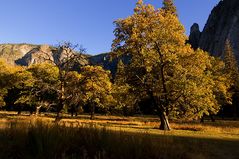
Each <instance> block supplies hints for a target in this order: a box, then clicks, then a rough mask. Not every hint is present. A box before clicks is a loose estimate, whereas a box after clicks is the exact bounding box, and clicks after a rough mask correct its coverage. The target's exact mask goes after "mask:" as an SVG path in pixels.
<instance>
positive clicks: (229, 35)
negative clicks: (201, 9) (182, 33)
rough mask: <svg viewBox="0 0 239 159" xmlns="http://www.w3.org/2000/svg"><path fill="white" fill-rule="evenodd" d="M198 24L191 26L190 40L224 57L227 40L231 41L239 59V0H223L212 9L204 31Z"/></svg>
mask: <svg viewBox="0 0 239 159" xmlns="http://www.w3.org/2000/svg"><path fill="white" fill-rule="evenodd" d="M197 26H198V25H197V24H194V25H193V26H192V28H191V34H190V36H189V42H190V43H191V45H192V46H193V48H198V47H199V48H201V49H203V50H205V51H208V52H209V53H210V54H211V55H213V56H217V57H221V58H223V57H224V55H223V51H224V46H225V41H226V40H227V39H228V40H229V41H230V42H231V45H232V48H233V50H234V52H235V55H236V58H237V60H238V61H239V0H222V1H220V2H219V3H218V5H217V6H216V7H214V9H213V10H212V11H211V14H210V16H209V18H208V20H207V23H206V25H205V27H204V29H203V31H202V32H200V31H199V27H197Z"/></svg>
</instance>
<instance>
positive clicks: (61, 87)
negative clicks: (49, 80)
mask: <svg viewBox="0 0 239 159" xmlns="http://www.w3.org/2000/svg"><path fill="white" fill-rule="evenodd" d="M77 48H78V45H73V44H71V43H69V42H65V43H63V44H60V45H59V46H58V47H57V49H56V50H55V51H54V52H53V55H49V54H48V53H45V54H42V55H40V56H39V58H42V59H43V60H44V61H47V62H49V63H51V64H52V65H54V66H55V67H56V68H57V69H58V81H59V82H58V83H59V84H58V85H57V87H55V89H56V91H57V94H58V99H57V100H58V103H57V104H56V105H55V108H56V112H57V117H56V118H59V116H60V112H61V111H62V110H63V108H64V106H65V100H66V94H65V89H66V84H67V81H66V77H67V74H68V73H69V72H70V71H72V70H73V69H74V67H78V70H79V67H80V66H81V65H82V61H85V58H84V57H83V55H82V53H84V52H85V49H83V48H82V47H80V48H79V49H78V51H77V52H76V51H75V50H76V49H77Z"/></svg>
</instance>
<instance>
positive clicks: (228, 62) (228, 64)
mask: <svg viewBox="0 0 239 159" xmlns="http://www.w3.org/2000/svg"><path fill="white" fill-rule="evenodd" d="M224 62H225V70H226V72H227V73H228V74H229V76H230V79H231V82H232V83H233V84H234V85H237V82H238V78H239V70H238V64H237V60H236V57H235V55H234V53H233V50H232V47H231V44H230V41H229V40H226V43H225V49H224Z"/></svg>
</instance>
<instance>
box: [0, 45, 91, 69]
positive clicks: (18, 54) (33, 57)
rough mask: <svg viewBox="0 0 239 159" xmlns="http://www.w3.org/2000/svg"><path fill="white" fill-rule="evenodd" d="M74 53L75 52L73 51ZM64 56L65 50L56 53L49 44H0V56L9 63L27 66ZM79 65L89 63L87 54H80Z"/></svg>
mask: <svg viewBox="0 0 239 159" xmlns="http://www.w3.org/2000/svg"><path fill="white" fill-rule="evenodd" d="M75 53H76V52H75ZM64 57H65V52H64V51H61V53H60V54H57V49H56V48H55V47H51V46H49V45H32V44H1V45H0V58H4V59H6V60H7V62H8V63H9V64H13V65H15V64H17V65H23V66H29V65H31V64H36V63H42V62H44V61H45V60H46V59H50V60H54V61H56V60H59V59H62V58H64ZM80 59H81V61H79V62H78V64H80V65H87V64H88V63H89V61H88V56H87V55H81V58H80Z"/></svg>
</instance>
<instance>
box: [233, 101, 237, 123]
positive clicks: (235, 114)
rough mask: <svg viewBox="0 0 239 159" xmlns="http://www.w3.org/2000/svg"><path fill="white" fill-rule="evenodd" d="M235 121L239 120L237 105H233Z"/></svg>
mask: <svg viewBox="0 0 239 159" xmlns="http://www.w3.org/2000/svg"><path fill="white" fill-rule="evenodd" d="M233 120H237V104H234V105H233Z"/></svg>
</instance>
